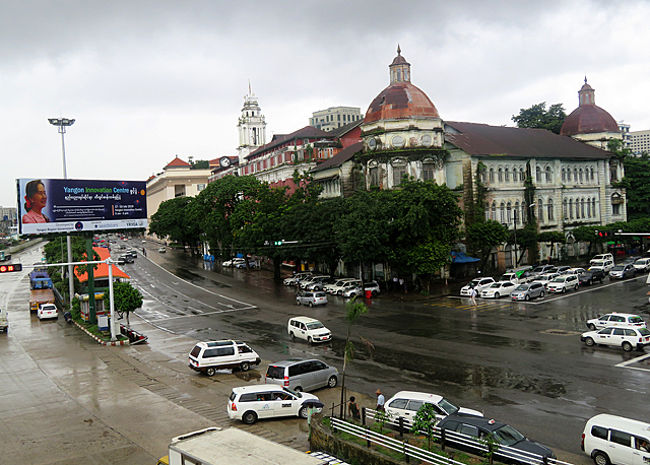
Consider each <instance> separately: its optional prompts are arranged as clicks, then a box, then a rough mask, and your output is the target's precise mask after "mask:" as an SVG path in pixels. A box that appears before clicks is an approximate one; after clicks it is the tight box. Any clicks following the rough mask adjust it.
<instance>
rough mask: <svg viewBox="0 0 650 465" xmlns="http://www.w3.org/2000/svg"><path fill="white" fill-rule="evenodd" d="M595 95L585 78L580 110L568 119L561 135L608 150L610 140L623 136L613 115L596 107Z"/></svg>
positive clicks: (580, 94)
mask: <svg viewBox="0 0 650 465" xmlns="http://www.w3.org/2000/svg"><path fill="white" fill-rule="evenodd" d="M595 94H596V91H595V90H594V89H593V87H591V86H590V85H589V84H587V78H586V77H585V83H584V84H583V85H582V87H581V88H580V90H579V91H578V108H576V109H575V110H573V111H572V112H571V114H570V115H569V116H567V117H566V119H565V120H564V124H562V128H561V129H560V134H562V135H563V136H571V137H573V138H574V139H578V140H580V141H582V142H585V143H587V144H589V145H593V146H594V147H598V148H601V149H606V148H607V141H608V140H610V139H622V138H623V136H622V134H621V131H620V129H619V128H618V124H617V123H616V120H615V119H614V118H612V115H610V114H609V113H608V112H607V111H605V110H603V109H602V108H600V107H599V106H597V105H596V97H595Z"/></svg>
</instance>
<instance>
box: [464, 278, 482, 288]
mask: <svg viewBox="0 0 650 465" xmlns="http://www.w3.org/2000/svg"><path fill="white" fill-rule="evenodd" d="M479 281H481V280H480V279H472V280H471V281H470V282H469V283H468V284H467V285H468V286H469V287H474V286H477V285H478V283H479Z"/></svg>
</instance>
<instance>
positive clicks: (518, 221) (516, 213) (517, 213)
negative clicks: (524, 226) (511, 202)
mask: <svg viewBox="0 0 650 465" xmlns="http://www.w3.org/2000/svg"><path fill="white" fill-rule="evenodd" d="M513 213H514V220H515V224H519V223H520V222H521V215H520V214H519V201H516V202H515V209H514V212H513Z"/></svg>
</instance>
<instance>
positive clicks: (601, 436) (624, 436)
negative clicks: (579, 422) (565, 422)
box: [580, 413, 650, 465]
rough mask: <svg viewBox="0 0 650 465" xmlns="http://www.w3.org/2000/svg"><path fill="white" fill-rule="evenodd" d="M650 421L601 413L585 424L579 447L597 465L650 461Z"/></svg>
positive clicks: (622, 464) (633, 464)
mask: <svg viewBox="0 0 650 465" xmlns="http://www.w3.org/2000/svg"><path fill="white" fill-rule="evenodd" d="M649 444H650V424H648V423H645V422H643V421H639V420H633V419H631V418H625V417H619V416H616V415H608V414H606V413H601V414H598V415H596V416H593V417H591V418H590V419H589V420H587V423H586V424H585V429H584V431H583V433H582V441H581V443H580V448H581V449H582V450H583V451H584V452H585V454H587V455H588V456H590V457H591V458H592V459H593V461H594V463H595V464H596V465H609V464H612V465H642V464H648V463H650V445H649Z"/></svg>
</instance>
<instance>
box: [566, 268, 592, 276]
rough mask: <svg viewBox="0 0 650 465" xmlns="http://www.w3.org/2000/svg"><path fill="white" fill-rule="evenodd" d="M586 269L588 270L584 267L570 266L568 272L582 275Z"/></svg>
mask: <svg viewBox="0 0 650 465" xmlns="http://www.w3.org/2000/svg"><path fill="white" fill-rule="evenodd" d="M585 271H587V270H585V269H584V268H569V269H568V270H567V272H566V273H567V274H577V275H578V276H580V275H581V274H582V273H584V272H585Z"/></svg>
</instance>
